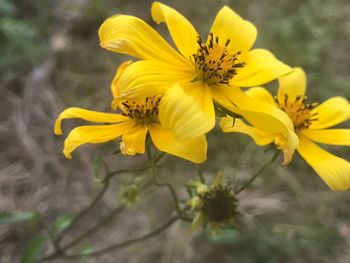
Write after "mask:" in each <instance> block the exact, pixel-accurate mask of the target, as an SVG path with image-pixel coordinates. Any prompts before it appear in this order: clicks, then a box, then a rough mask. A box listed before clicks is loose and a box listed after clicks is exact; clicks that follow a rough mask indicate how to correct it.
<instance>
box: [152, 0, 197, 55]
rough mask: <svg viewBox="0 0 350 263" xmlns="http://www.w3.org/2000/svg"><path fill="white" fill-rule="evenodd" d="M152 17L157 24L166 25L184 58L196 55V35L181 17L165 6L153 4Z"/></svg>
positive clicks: (194, 30) (192, 28)
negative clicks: (163, 23)
mask: <svg viewBox="0 0 350 263" xmlns="http://www.w3.org/2000/svg"><path fill="white" fill-rule="evenodd" d="M152 17H153V20H154V21H155V22H157V23H158V24H160V23H162V22H165V23H166V24H167V26H168V29H169V32H170V34H171V37H172V38H173V40H174V42H175V45H176V47H177V48H178V49H179V50H180V52H181V53H182V54H183V55H184V57H185V58H187V59H189V58H190V57H191V56H192V54H194V53H196V51H197V49H198V46H197V38H198V33H197V31H196V29H194V27H193V26H192V24H191V23H190V22H189V21H188V20H187V19H186V18H185V17H184V16H183V15H181V14H180V13H179V12H177V11H176V10H175V9H173V8H171V7H169V6H167V5H164V4H161V3H159V2H154V3H153V5H152Z"/></svg>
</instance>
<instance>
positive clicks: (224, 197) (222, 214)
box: [188, 174, 238, 231]
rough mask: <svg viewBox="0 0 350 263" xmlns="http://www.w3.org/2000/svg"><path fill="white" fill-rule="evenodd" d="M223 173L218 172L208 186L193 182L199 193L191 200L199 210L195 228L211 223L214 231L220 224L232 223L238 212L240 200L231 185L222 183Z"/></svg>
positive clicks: (195, 208)
mask: <svg viewBox="0 0 350 263" xmlns="http://www.w3.org/2000/svg"><path fill="white" fill-rule="evenodd" d="M222 178H223V175H222V174H218V175H217V176H216V177H215V179H214V182H213V184H212V185H211V186H209V187H208V186H207V185H205V184H203V183H201V182H199V181H195V182H193V183H192V185H193V186H195V188H196V192H197V195H196V196H194V197H193V198H192V199H190V200H189V202H188V203H189V205H190V207H191V208H192V210H194V211H197V212H198V213H197V215H196V217H195V219H194V220H193V223H192V228H193V229H195V228H196V227H198V226H199V225H200V224H203V223H209V224H210V227H211V229H212V230H213V231H216V230H217V229H218V228H219V227H220V226H224V225H228V224H230V223H232V222H233V221H234V220H235V218H236V216H237V214H238V212H237V207H238V201H237V199H236V197H235V194H234V192H233V190H232V189H231V187H230V186H229V185H227V184H226V185H223V184H222Z"/></svg>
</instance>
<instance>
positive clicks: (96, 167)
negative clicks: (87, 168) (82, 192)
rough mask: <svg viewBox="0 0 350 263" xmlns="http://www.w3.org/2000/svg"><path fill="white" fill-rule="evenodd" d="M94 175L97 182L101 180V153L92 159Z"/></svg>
mask: <svg viewBox="0 0 350 263" xmlns="http://www.w3.org/2000/svg"><path fill="white" fill-rule="evenodd" d="M93 164H94V174H95V177H96V178H97V179H98V180H101V176H100V175H101V170H102V165H103V155H102V154H101V153H97V154H96V156H95V158H94V163H93Z"/></svg>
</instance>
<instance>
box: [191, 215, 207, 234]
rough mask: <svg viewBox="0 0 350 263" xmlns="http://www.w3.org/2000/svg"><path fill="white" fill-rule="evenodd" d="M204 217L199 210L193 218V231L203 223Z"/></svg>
mask: <svg viewBox="0 0 350 263" xmlns="http://www.w3.org/2000/svg"><path fill="white" fill-rule="evenodd" d="M204 221H205V218H204V216H203V214H202V213H201V212H199V213H198V214H197V215H196V216H195V217H194V219H193V222H192V226H191V231H195V230H196V229H197V228H198V227H199V226H200V225H202V224H204Z"/></svg>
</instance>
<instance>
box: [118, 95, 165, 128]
mask: <svg viewBox="0 0 350 263" xmlns="http://www.w3.org/2000/svg"><path fill="white" fill-rule="evenodd" d="M160 100H161V96H153V97H147V98H146V99H143V100H140V101H128V100H124V101H122V102H121V103H120V106H119V107H120V108H121V110H122V111H123V112H122V115H124V116H128V117H130V118H132V119H134V120H136V121H137V122H138V123H140V124H143V125H145V124H151V123H154V122H159V120H158V113H159V103H160Z"/></svg>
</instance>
